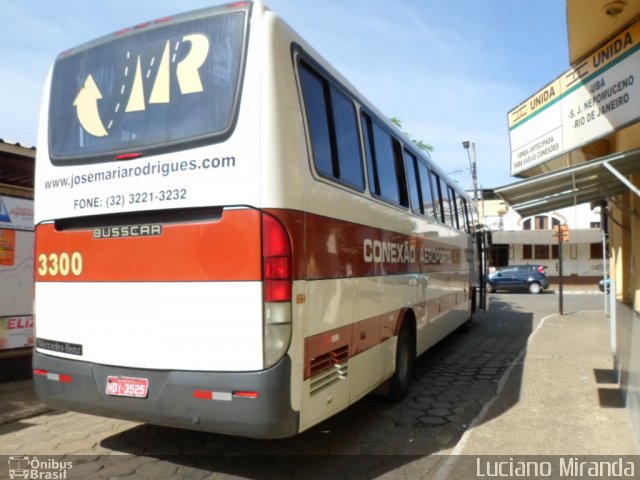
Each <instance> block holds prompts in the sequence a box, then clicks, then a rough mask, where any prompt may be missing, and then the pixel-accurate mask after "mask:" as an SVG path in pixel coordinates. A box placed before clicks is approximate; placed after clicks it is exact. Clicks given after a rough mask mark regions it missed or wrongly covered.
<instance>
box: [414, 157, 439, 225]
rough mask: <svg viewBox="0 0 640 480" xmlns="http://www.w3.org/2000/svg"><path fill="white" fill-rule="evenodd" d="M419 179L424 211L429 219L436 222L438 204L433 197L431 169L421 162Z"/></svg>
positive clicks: (419, 163) (419, 164)
mask: <svg viewBox="0 0 640 480" xmlns="http://www.w3.org/2000/svg"><path fill="white" fill-rule="evenodd" d="M418 177H419V178H420V191H421V192H422V211H423V212H424V214H425V216H427V217H428V218H430V219H432V220H436V218H437V214H436V211H437V210H436V205H437V203H436V201H435V200H434V197H433V189H432V188H431V179H430V178H429V167H427V166H426V165H425V164H424V163H422V162H420V161H418Z"/></svg>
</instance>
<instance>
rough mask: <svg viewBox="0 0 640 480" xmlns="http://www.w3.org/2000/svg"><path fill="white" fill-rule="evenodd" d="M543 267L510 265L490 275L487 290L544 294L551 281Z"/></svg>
mask: <svg viewBox="0 0 640 480" xmlns="http://www.w3.org/2000/svg"><path fill="white" fill-rule="evenodd" d="M544 268H545V267H544V266H543V265H509V266H508V267H504V268H501V269H500V270H497V271H495V272H493V273H490V274H489V276H488V278H487V289H488V290H489V291H490V292H492V293H493V292H495V291H496V290H528V291H529V293H542V291H543V290H546V289H547V288H549V279H548V278H547V275H546V274H545V273H544Z"/></svg>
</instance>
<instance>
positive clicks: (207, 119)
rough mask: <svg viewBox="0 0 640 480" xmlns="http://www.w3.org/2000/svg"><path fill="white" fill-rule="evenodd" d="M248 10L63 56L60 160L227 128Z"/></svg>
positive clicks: (55, 155) (58, 85)
mask: <svg viewBox="0 0 640 480" xmlns="http://www.w3.org/2000/svg"><path fill="white" fill-rule="evenodd" d="M244 25H245V12H243V11H235V12H231V13H225V14H218V15H214V16H209V17H205V18H198V19H191V20H187V21H182V22H175V23H167V24H164V25H162V26H157V27H153V28H149V29H141V30H140V31H138V32H135V33H132V34H128V35H124V36H121V37H113V39H112V40H110V41H106V42H101V43H97V44H95V45H94V46H89V47H88V48H86V49H82V50H80V51H78V52H77V53H75V52H72V53H71V54H70V55H68V56H64V55H61V56H60V57H59V59H58V61H57V62H56V64H55V66H54V70H53V77H52V81H51V102H50V110H49V146H50V153H51V158H52V161H53V162H54V163H56V164H58V163H60V164H65V163H89V162H96V161H103V160H111V159H113V158H114V156H115V155H117V154H119V153H126V152H132V151H136V152H138V151H149V150H159V149H163V148H170V147H172V146H177V145H183V144H184V143H185V142H192V141H196V142H197V141H205V140H208V141H210V140H211V139H212V137H217V136H225V135H227V134H228V133H229V132H230V130H231V128H232V125H233V120H234V114H235V110H236V107H237V103H238V92H239V90H240V88H239V87H240V86H239V82H240V77H241V66H242V58H243V51H244V47H243V44H244V41H243V40H244V30H245V26H244Z"/></svg>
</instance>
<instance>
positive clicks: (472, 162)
mask: <svg viewBox="0 0 640 480" xmlns="http://www.w3.org/2000/svg"><path fill="white" fill-rule="evenodd" d="M462 146H463V147H464V149H465V150H466V151H467V157H468V158H469V167H470V169H471V179H472V180H473V203H474V205H475V207H476V214H477V215H478V222H480V210H479V209H478V171H477V168H476V144H475V143H474V142H470V141H469V140H465V141H464V142H462ZM469 147H471V150H472V151H473V155H471V153H470V152H469Z"/></svg>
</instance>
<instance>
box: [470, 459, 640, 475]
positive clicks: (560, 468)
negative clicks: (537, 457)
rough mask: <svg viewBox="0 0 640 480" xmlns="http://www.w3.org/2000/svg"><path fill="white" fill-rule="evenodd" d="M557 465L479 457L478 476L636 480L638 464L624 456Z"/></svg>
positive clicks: (557, 460) (560, 462)
mask: <svg viewBox="0 0 640 480" xmlns="http://www.w3.org/2000/svg"><path fill="white" fill-rule="evenodd" d="M555 460H556V461H555V464H554V462H550V461H546V460H545V461H532V460H526V461H525V460H517V459H514V458H513V457H509V459H508V460H483V459H481V458H476V475H477V476H478V477H497V478H500V477H505V478H509V477H510V478H513V477H522V478H527V477H531V478H541V477H569V478H571V477H573V478H576V477H578V478H580V477H583V478H602V477H619V478H635V464H634V462H632V461H629V460H625V459H623V458H622V457H620V458H615V459H610V460H602V459H600V460H584V459H582V458H580V457H557V459H555Z"/></svg>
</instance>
